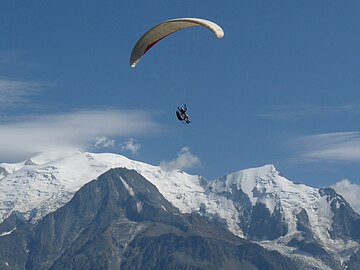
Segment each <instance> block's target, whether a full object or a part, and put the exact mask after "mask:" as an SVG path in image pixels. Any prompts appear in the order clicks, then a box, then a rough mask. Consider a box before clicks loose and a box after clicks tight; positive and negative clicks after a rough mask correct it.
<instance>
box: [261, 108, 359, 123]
mask: <svg viewBox="0 0 360 270" xmlns="http://www.w3.org/2000/svg"><path fill="white" fill-rule="evenodd" d="M340 113H344V114H345V113H347V114H349V113H360V105H355V104H347V105H337V106H323V105H321V106H318V105H311V104H296V105H291V106H290V105H284V106H273V107H271V108H269V110H268V111H267V112H264V113H260V114H258V116H260V117H264V118H268V119H272V120H282V121H285V120H293V119H300V118H309V117H315V116H328V115H333V114H340Z"/></svg>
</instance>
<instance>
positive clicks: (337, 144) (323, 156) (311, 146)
mask: <svg viewBox="0 0 360 270" xmlns="http://www.w3.org/2000/svg"><path fill="white" fill-rule="evenodd" d="M295 144H296V146H297V147H299V148H300V149H301V151H300V156H301V158H303V159H307V160H325V161H353V162H354V161H355V162H358V161H360V132H338V133H326V134H318V135H312V136H306V137H303V138H301V139H299V140H297V141H296V142H295Z"/></svg>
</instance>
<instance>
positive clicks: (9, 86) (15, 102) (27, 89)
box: [0, 79, 43, 109]
mask: <svg viewBox="0 0 360 270" xmlns="http://www.w3.org/2000/svg"><path fill="white" fill-rule="evenodd" d="M42 86H43V85H42V84H41V83H39V82H33V81H21V80H9V79H0V109H5V108H9V107H15V106H20V105H24V104H25V103H27V102H28V101H29V99H28V97H29V96H31V95H34V94H38V93H39V92H40V91H41V88H42Z"/></svg>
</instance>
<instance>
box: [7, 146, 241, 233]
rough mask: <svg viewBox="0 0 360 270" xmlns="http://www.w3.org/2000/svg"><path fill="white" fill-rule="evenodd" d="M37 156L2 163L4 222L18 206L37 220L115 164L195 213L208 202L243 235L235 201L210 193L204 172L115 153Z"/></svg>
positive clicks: (209, 210) (208, 207)
mask: <svg viewBox="0 0 360 270" xmlns="http://www.w3.org/2000/svg"><path fill="white" fill-rule="evenodd" d="M31 160H32V164H31V166H30V165H25V163H26V162H22V163H17V164H2V165H4V166H3V167H5V169H6V171H7V172H8V174H7V175H6V176H4V177H3V178H2V179H0V222H2V221H3V220H4V219H5V218H7V217H8V216H10V214H11V213H12V212H13V211H17V212H20V213H23V215H24V217H25V218H26V219H32V221H33V222H36V221H37V220H38V219H40V218H42V217H43V216H45V215H46V214H48V213H50V212H52V211H55V210H56V209H58V208H60V207H61V206H63V205H64V204H66V203H67V202H68V201H69V200H70V199H71V198H72V197H73V195H74V194H75V192H76V191H78V190H79V189H80V188H81V187H82V186H83V185H85V184H86V183H88V182H89V181H91V180H94V179H96V178H97V177H98V176H99V175H101V174H102V173H104V172H106V171H107V170H109V169H111V168H118V167H125V168H127V169H134V170H136V171H137V172H138V173H140V174H141V175H143V176H144V177H145V178H146V179H147V180H149V181H150V182H151V183H152V184H154V185H155V186H156V187H157V188H158V189H159V191H160V192H161V193H162V194H163V196H164V197H165V198H166V199H167V200H168V201H170V202H171V203H172V204H173V205H174V206H175V207H177V208H179V210H180V211H181V212H183V213H190V212H192V211H199V209H200V208H201V207H202V208H204V207H205V208H206V213H207V214H209V215H214V216H217V217H219V218H220V219H222V220H224V222H227V223H228V226H229V228H230V229H231V230H232V231H233V232H235V233H237V234H238V235H242V232H241V230H240V229H239V228H238V226H237V223H238V222H239V221H238V217H237V215H234V213H235V212H236V209H235V207H234V205H233V204H232V202H231V201H230V200H227V199H225V198H221V197H218V196H214V195H209V194H206V192H205V190H204V188H203V187H201V185H200V179H201V178H200V177H199V176H192V175H189V174H186V173H185V172H182V171H179V170H173V171H165V170H162V169H161V168H160V167H158V166H152V165H149V164H146V163H142V162H137V161H132V160H130V159H128V158H126V157H124V156H121V155H116V154H109V153H104V154H94V153H87V152H84V153H81V152H71V153H62V154H60V155H56V154H54V153H50V154H48V153H47V154H40V155H37V156H35V157H33V158H31ZM131 193H132V192H131V190H130V194H131Z"/></svg>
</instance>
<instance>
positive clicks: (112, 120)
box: [0, 110, 160, 160]
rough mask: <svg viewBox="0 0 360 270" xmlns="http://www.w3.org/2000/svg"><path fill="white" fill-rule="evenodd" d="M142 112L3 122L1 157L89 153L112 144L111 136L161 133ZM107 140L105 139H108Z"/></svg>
mask: <svg viewBox="0 0 360 270" xmlns="http://www.w3.org/2000/svg"><path fill="white" fill-rule="evenodd" d="M159 129H160V126H159V125H158V124H157V123H156V122H155V121H154V120H153V119H152V118H151V117H150V116H149V114H148V113H145V112H141V111H120V110H95V111H78V112H72V113H64V114H53V115H33V116H26V117H24V116H23V117H12V118H7V119H2V121H1V119H0V158H1V159H4V158H5V159H6V160H9V157H11V158H12V159H13V158H16V157H22V156H25V155H29V154H31V153H34V152H42V151H50V150H53V151H55V150H62V149H66V148H70V149H74V148H75V149H79V150H88V149H90V148H91V147H94V143H96V142H97V143H98V146H100V145H102V146H104V145H105V144H109V143H111V140H110V141H109V139H107V138H108V137H109V138H111V137H116V136H119V137H129V136H135V135H136V136H139V135H143V134H148V133H150V132H156V131H159ZM104 138H105V139H104Z"/></svg>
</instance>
